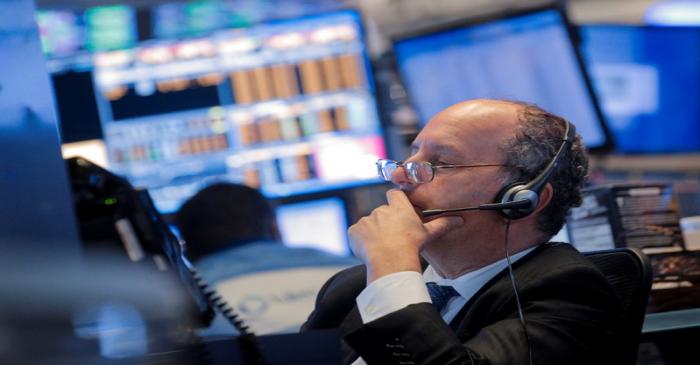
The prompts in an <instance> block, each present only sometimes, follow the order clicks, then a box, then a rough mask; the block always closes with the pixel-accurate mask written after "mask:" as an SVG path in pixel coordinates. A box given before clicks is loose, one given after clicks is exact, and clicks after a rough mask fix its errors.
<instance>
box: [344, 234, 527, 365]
mask: <svg viewBox="0 0 700 365" xmlns="http://www.w3.org/2000/svg"><path fill="white" fill-rule="evenodd" d="M534 249H535V247H530V248H528V249H526V250H523V251H520V252H518V253H516V254H515V255H511V256H510V259H511V262H515V261H518V260H519V259H520V258H522V257H523V256H525V255H527V254H528V253H529V252H530V251H532V250H534ZM507 266H508V261H507V260H506V259H505V258H503V259H501V260H500V261H496V262H494V263H492V264H490V265H487V266H484V267H482V268H479V269H478V270H474V271H470V272H468V273H466V274H463V275H462V276H459V277H457V278H454V279H447V278H443V277H441V276H440V275H439V274H438V273H437V272H436V271H435V269H433V267H432V266H428V268H427V269H425V271H424V272H423V274H420V273H418V272H415V271H401V272H397V273H393V274H390V275H386V276H382V277H381V278H379V279H377V280H375V281H373V282H372V283H371V284H369V285H368V286H367V287H366V288H365V289H364V290H363V291H362V293H360V295H358V296H357V299H356V301H357V309H358V310H359V312H360V317H362V323H369V322H371V321H374V320H376V319H378V318H380V317H383V316H385V315H387V314H389V313H392V312H395V311H397V310H400V309H403V308H405V307H407V306H409V305H411V304H417V303H431V302H432V301H431V300H430V295H429V294H428V289H427V288H426V286H425V283H427V282H434V283H436V284H438V285H447V286H452V287H453V288H454V289H455V290H456V291H457V293H459V296H454V297H452V298H451V299H450V300H449V301H448V302H447V305H446V306H445V308H443V309H442V311H441V312H440V315H441V316H442V319H443V320H444V321H445V323H450V321H452V319H454V318H455V316H457V313H459V311H460V310H461V309H462V307H464V305H465V304H467V302H468V301H469V299H471V297H472V296H474V294H476V292H478V291H479V289H481V287H483V286H484V285H485V284H486V283H487V282H488V281H489V280H491V279H492V278H493V277H494V276H496V275H497V274H498V273H499V272H501V271H503V270H504V269H505V268H506V267H507ZM353 365H366V363H365V361H364V360H363V359H362V358H361V357H360V358H358V359H357V360H355V362H353Z"/></svg>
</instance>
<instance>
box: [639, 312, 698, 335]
mask: <svg viewBox="0 0 700 365" xmlns="http://www.w3.org/2000/svg"><path fill="white" fill-rule="evenodd" d="M697 327H700V308H695V309H684V310H679V311H672V312H663V313H650V314H647V315H646V317H645V318H644V325H643V326H642V333H643V334H653V333H657V332H664V331H673V330H681V329H687V328H697Z"/></svg>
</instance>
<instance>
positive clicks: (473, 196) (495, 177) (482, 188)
mask: <svg viewBox="0 0 700 365" xmlns="http://www.w3.org/2000/svg"><path fill="white" fill-rule="evenodd" d="M516 125H517V106H515V105H513V104H510V103H506V102H500V101H484V100H477V101H470V102H466V103H461V104H457V105H455V106H452V107H450V108H448V109H446V110H444V111H442V112H440V113H439V114H437V115H436V116H435V117H434V118H433V119H431V121H430V122H429V123H428V124H427V125H426V127H425V128H424V129H423V130H422V131H421V133H420V134H419V135H418V136H417V137H416V140H415V141H414V143H413V145H412V154H411V156H410V157H409V158H408V159H407V160H406V161H427V162H430V163H432V164H433V165H445V164H450V165H452V164H454V165H471V164H502V163H503V162H504V160H505V155H504V153H503V152H502V151H501V149H500V146H501V145H502V144H503V143H504V142H505V140H506V139H507V138H509V137H510V136H512V135H513V133H514V131H515V127H516ZM506 178H507V173H506V172H505V171H503V168H502V167H498V166H489V167H468V168H455V169H437V170H436V174H435V178H434V179H433V181H431V182H428V183H424V184H413V183H411V182H410V181H409V180H408V179H406V177H405V172H404V170H403V169H397V171H396V172H395V173H394V179H393V181H394V183H396V184H398V185H399V186H400V188H401V189H402V190H403V191H405V192H406V194H407V196H408V198H409V200H410V201H411V203H412V204H413V205H414V206H415V207H416V210H419V211H420V210H425V209H448V208H461V207H469V206H477V205H479V204H485V203H492V202H493V200H494V197H495V195H496V194H497V193H498V191H499V190H500V189H501V187H502V185H503V183H504V181H505V180H506ZM462 216H463V217H464V219H465V228H468V227H470V226H478V225H481V224H483V223H484V219H487V217H490V219H494V218H495V217H497V215H495V214H494V213H490V214H489V213H486V214H485V213H483V212H465V213H463V214H462Z"/></svg>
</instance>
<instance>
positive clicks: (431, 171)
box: [377, 160, 505, 184]
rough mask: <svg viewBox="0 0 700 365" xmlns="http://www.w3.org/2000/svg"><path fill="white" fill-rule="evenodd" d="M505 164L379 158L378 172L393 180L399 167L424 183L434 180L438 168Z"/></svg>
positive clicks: (386, 178)
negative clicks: (463, 163) (439, 162)
mask: <svg viewBox="0 0 700 365" xmlns="http://www.w3.org/2000/svg"><path fill="white" fill-rule="evenodd" d="M486 166H505V165H503V164H493V163H490V164H477V165H433V164H431V163H430V162H424V161H409V162H397V161H394V160H378V161H377V172H378V173H379V176H380V177H382V178H383V179H384V180H385V181H391V175H392V174H393V173H394V171H396V169H398V168H399V167H403V168H404V170H406V176H407V177H408V179H409V180H410V181H411V182H412V183H414V184H424V183H427V182H431V181H433V179H434V178H435V171H436V170H437V169H455V168H459V167H486Z"/></svg>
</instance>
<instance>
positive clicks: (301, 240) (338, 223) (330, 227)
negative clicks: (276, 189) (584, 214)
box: [277, 198, 350, 256]
mask: <svg viewBox="0 0 700 365" xmlns="http://www.w3.org/2000/svg"><path fill="white" fill-rule="evenodd" d="M277 224H278V226H279V228H280V233H281V234H282V241H283V242H284V244H285V245H287V246H289V247H310V248H316V249H319V250H321V251H326V252H328V253H332V254H335V255H342V256H347V255H350V248H349V246H348V238H347V229H348V219H347V214H346V211H345V204H344V203H343V201H342V200H341V199H340V198H324V199H319V200H311V201H306V202H300V203H289V204H284V205H281V206H279V207H277Z"/></svg>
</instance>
